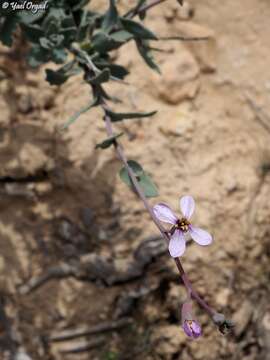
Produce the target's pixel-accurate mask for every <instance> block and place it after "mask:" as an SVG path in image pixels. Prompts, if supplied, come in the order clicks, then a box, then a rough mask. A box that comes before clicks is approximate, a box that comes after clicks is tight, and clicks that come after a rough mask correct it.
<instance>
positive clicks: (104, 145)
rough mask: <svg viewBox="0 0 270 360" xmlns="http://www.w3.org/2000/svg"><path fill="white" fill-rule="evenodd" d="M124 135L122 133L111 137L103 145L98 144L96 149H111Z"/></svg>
mask: <svg viewBox="0 0 270 360" xmlns="http://www.w3.org/2000/svg"><path fill="white" fill-rule="evenodd" d="M122 135H124V133H120V134H117V135H114V136H111V137H108V138H107V139H105V140H104V141H102V142H101V143H98V144H97V145H96V149H98V148H100V149H107V148H108V147H110V146H111V145H114V144H115V140H116V139H118V138H119V137H120V136H122Z"/></svg>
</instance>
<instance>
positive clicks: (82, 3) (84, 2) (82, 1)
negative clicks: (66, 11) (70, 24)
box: [72, 0, 90, 11]
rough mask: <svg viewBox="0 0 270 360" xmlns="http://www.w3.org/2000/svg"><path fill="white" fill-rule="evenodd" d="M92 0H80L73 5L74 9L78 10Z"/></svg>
mask: <svg viewBox="0 0 270 360" xmlns="http://www.w3.org/2000/svg"><path fill="white" fill-rule="evenodd" d="M89 1H90V0H80V1H78V0H77V1H76V2H77V3H76V5H73V6H72V11H77V10H80V9H82V8H83V7H84V6H85V5H87V4H88V3H89Z"/></svg>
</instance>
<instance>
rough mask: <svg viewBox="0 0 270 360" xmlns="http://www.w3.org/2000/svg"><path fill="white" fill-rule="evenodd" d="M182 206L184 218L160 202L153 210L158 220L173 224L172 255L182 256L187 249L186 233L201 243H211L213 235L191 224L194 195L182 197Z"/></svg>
mask: <svg viewBox="0 0 270 360" xmlns="http://www.w3.org/2000/svg"><path fill="white" fill-rule="evenodd" d="M180 208H181V211H182V213H183V217H182V218H180V219H179V218H178V217H177V216H176V215H175V213H174V212H173V211H172V210H171V208H170V207H169V206H168V205H166V204H164V203H160V204H157V205H155V206H154V208H153V211H154V214H155V216H156V217H157V218H158V220H160V221H162V222H166V223H169V224H172V225H173V227H172V229H171V230H170V232H169V234H170V243H169V252H170V254H171V256H172V257H174V258H176V257H179V256H182V255H183V254H184V252H185V249H186V239H185V234H187V233H189V234H190V236H191V237H192V239H193V240H194V241H195V242H196V243H197V244H199V245H209V244H211V242H212V236H211V235H210V234H209V233H208V232H207V231H205V230H202V229H200V228H198V227H195V226H193V225H191V223H190V221H189V220H190V218H191V216H192V214H193V212H194V209H195V201H194V199H193V197H192V196H183V197H182V198H181V199H180Z"/></svg>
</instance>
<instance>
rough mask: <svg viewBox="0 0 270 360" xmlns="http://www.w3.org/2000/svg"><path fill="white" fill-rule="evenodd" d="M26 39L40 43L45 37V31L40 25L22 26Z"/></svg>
mask: <svg viewBox="0 0 270 360" xmlns="http://www.w3.org/2000/svg"><path fill="white" fill-rule="evenodd" d="M21 28H22V29H23V33H24V35H25V37H26V38H27V39H28V40H29V41H31V42H32V43H36V44H38V43H39V40H40V38H41V37H42V36H44V31H43V29H42V28H41V27H40V26H39V25H26V24H21Z"/></svg>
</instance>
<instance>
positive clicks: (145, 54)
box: [136, 41, 161, 74]
mask: <svg viewBox="0 0 270 360" xmlns="http://www.w3.org/2000/svg"><path fill="white" fill-rule="evenodd" d="M136 45H137V48H138V51H139V53H140V55H141V57H142V58H143V60H144V61H145V63H146V64H147V65H148V66H149V67H150V68H151V69H153V70H155V71H156V72H158V73H159V74H160V73H161V71H160V69H159V67H158V65H157V64H156V63H155V61H154V58H153V55H152V52H151V49H150V48H149V47H148V46H147V45H146V44H145V43H144V42H142V41H136Z"/></svg>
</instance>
